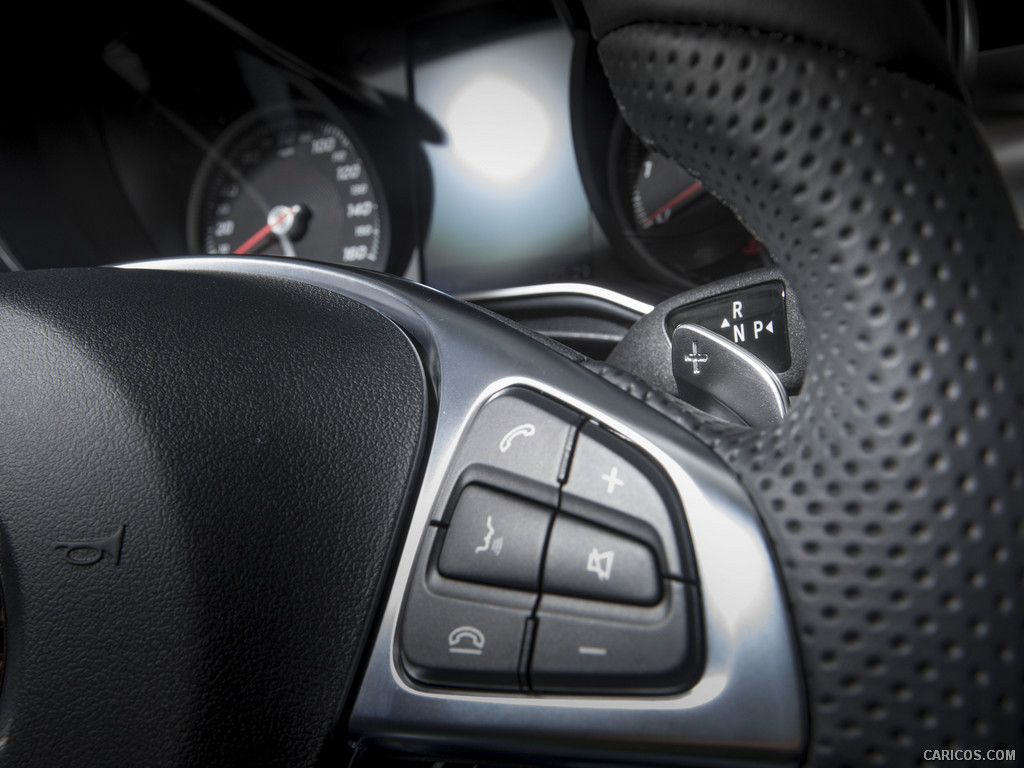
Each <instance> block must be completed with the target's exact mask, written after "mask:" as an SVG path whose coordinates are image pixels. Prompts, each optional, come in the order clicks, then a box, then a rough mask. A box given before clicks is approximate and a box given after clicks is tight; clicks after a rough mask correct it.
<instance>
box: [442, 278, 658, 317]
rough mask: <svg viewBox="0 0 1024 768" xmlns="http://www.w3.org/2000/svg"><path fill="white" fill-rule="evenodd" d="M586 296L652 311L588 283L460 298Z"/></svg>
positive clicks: (504, 290) (501, 290)
mask: <svg viewBox="0 0 1024 768" xmlns="http://www.w3.org/2000/svg"><path fill="white" fill-rule="evenodd" d="M563 295H564V296H586V297H587V298H590V299H599V300H600V301H605V302H608V303H609V304H614V305H615V306H617V307H621V308H622V309H626V310H629V311H630V312H635V313H636V314H638V315H646V314H647V313H648V312H650V311H651V310H652V309H654V305H653V304H648V303H646V302H643V301H640V300H639V299H634V298H633V297H632V296H626V295H625V294H623V293H619V292H618V291H613V290H611V289H610V288H602V287H601V286H598V285H588V284H586V283H544V284H541V285H521V286H517V287H515V288H496V289H493V290H489V291H473V292H470V293H460V294H458V298H460V299H462V300H463V301H468V302H472V303H474V304H477V303H482V302H487V301H500V300H501V299H524V298H525V299H528V298H532V297H534V296H563Z"/></svg>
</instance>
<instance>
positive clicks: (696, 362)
mask: <svg viewBox="0 0 1024 768" xmlns="http://www.w3.org/2000/svg"><path fill="white" fill-rule="evenodd" d="M709 359H710V358H709V357H708V355H707V353H706V352H705V353H701V352H700V351H699V350H698V349H697V342H696V341H694V342H693V351H692V352H687V353H686V354H685V355H684V356H683V362H684V363H693V372H694V373H695V374H698V375H699V374H700V366H701V364H702V363H706V362H707V361H708V360H709Z"/></svg>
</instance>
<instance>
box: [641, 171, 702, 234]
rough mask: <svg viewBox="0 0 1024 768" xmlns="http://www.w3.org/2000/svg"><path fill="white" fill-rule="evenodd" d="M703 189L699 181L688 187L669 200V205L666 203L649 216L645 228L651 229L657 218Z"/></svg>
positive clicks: (645, 221)
mask: <svg viewBox="0 0 1024 768" xmlns="http://www.w3.org/2000/svg"><path fill="white" fill-rule="evenodd" d="M703 187H704V185H703V184H701V183H700V182H699V181H695V182H693V184H691V185H690V186H688V187H687V188H686V189H684V190H683V191H682V192H680V193H679V194H678V195H676V196H675V197H673V198H672V199H671V200H669V201H668V202H667V203H665V204H664V205H663V206H661V208H659V209H658V210H656V211H655V212H654V213H652V214H651V215H650V216H648V217H647V218H646V219H644V226H645V227H649V226H650V225H651V224H653V223H654V220H655V219H656V218H658V217H659V216H661V214H663V213H664V212H665V211H670V210H672V209H673V208H675V207H676V206H677V205H679V204H680V203H681V202H683V201H684V200H686V199H687V198H688V197H692V196H693V195H695V194H697V193H698V192H700V191H701V189H703Z"/></svg>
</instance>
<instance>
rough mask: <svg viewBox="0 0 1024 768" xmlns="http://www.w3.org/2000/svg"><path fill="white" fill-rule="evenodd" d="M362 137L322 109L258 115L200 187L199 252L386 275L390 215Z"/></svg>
mask: <svg viewBox="0 0 1024 768" xmlns="http://www.w3.org/2000/svg"><path fill="white" fill-rule="evenodd" d="M382 200H383V197H382V195H380V194H379V190H378V184H377V182H376V173H375V172H374V169H373V168H372V167H371V165H370V164H369V162H368V158H367V157H366V154H365V153H364V152H362V151H361V150H360V149H359V148H358V147H357V145H356V143H355V140H354V137H353V135H352V134H351V133H350V132H348V131H346V130H345V129H344V128H342V127H341V125H339V124H338V121H337V120H334V119H327V118H326V117H324V116H323V115H321V114H319V113H317V112H315V111H313V110H297V109H279V110H276V111H272V112H258V113H255V114H253V115H250V116H248V117H246V118H243V119H242V120H240V121H239V122H238V123H236V124H235V125H233V126H232V127H231V128H229V129H228V130H227V131H226V132H225V133H224V135H223V136H222V137H221V138H220V139H219V140H218V141H217V142H216V144H215V145H214V146H213V147H212V149H211V151H210V153H209V155H208V157H207V159H206V161H205V162H204V163H203V166H202V167H201V168H200V171H199V174H198V175H197V176H196V181H195V183H194V185H193V187H192V193H191V198H190V201H189V217H188V218H189V220H188V236H189V245H190V246H191V248H192V249H193V250H194V251H196V252H199V253H210V254H224V255H226V254H239V255H241V254H263V255H273V256H287V257H291V258H301V259H309V260H312V261H320V262H326V263H330V264H351V265H354V266H360V267H368V268H371V269H384V267H385V266H386V260H387V226H386V223H387V211H386V210H384V208H383V206H382Z"/></svg>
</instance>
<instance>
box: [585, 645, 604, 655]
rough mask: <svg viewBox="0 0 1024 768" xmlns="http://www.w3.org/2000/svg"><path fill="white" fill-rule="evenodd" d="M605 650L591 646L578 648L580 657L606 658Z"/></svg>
mask: <svg viewBox="0 0 1024 768" xmlns="http://www.w3.org/2000/svg"><path fill="white" fill-rule="evenodd" d="M607 655H608V649H607V648H595V647H593V646H591V645H581V646H580V656H607Z"/></svg>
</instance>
